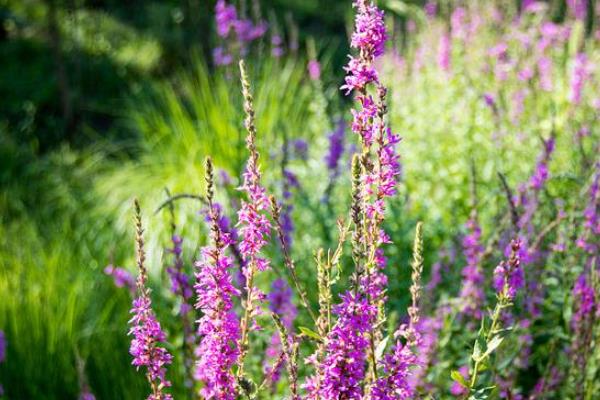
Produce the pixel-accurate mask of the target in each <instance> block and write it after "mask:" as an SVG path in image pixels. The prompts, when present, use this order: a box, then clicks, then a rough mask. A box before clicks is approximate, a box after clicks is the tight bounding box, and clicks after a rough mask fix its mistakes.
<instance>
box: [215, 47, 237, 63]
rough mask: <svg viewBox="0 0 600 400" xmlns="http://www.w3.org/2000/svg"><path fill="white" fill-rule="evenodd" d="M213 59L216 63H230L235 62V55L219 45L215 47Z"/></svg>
mask: <svg viewBox="0 0 600 400" xmlns="http://www.w3.org/2000/svg"><path fill="white" fill-rule="evenodd" d="M213 61H214V63H215V65H229V64H231V63H232V62H233V57H232V55H231V54H229V53H227V52H226V50H225V49H224V48H223V47H221V46H219V47H215V48H214V49H213Z"/></svg>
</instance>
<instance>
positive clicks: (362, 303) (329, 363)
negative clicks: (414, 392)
mask: <svg viewBox="0 0 600 400" xmlns="http://www.w3.org/2000/svg"><path fill="white" fill-rule="evenodd" d="M334 313H335V314H336V315H337V316H338V320H337V323H336V324H335V326H334V327H333V328H332V329H331V331H330V332H329V335H328V336H327V338H326V339H325V348H326V350H325V358H324V360H323V361H322V363H321V365H320V371H321V374H322V376H317V377H314V378H313V379H312V380H310V381H309V382H308V383H307V385H306V388H307V391H308V397H307V398H308V399H311V400H312V399H315V400H316V399H320V400H338V399H348V400H359V399H362V396H363V389H362V381H363V379H364V377H365V362H364V361H365V353H366V350H367V347H368V344H369V341H368V337H367V333H368V332H369V331H370V329H371V327H372V324H373V322H374V320H375V317H376V314H377V310H376V309H375V307H373V306H370V305H369V303H368V301H367V299H366V298H365V297H363V296H361V295H355V294H353V293H346V294H345V295H343V296H342V303H341V304H339V305H337V306H336V307H335V309H334Z"/></svg>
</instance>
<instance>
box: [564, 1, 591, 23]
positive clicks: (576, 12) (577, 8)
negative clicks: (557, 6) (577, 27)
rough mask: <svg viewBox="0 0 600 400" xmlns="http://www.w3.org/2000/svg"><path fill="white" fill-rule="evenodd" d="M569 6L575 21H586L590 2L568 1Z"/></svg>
mask: <svg viewBox="0 0 600 400" xmlns="http://www.w3.org/2000/svg"><path fill="white" fill-rule="evenodd" d="M567 5H568V6H569V10H571V13H572V14H573V16H574V17H575V19H578V20H580V21H583V20H585V17H586V15H587V9H588V0H567Z"/></svg>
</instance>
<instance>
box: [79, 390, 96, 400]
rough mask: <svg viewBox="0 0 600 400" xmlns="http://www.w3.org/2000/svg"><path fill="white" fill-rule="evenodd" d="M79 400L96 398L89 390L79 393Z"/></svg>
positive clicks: (94, 399)
mask: <svg viewBox="0 0 600 400" xmlns="http://www.w3.org/2000/svg"><path fill="white" fill-rule="evenodd" d="M79 400H96V396H94V395H93V394H92V393H90V392H84V393H81V394H80V395H79Z"/></svg>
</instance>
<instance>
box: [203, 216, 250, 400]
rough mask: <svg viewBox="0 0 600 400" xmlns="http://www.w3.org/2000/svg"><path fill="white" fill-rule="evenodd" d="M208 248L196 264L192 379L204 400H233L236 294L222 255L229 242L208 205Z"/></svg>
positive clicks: (229, 263)
mask: <svg viewBox="0 0 600 400" xmlns="http://www.w3.org/2000/svg"><path fill="white" fill-rule="evenodd" d="M209 214H210V219H211V240H212V242H213V244H212V245H210V246H206V247H204V248H202V250H201V260H200V261H198V262H197V263H196V269H197V273H196V284H195V285H194V289H195V291H196V295H197V302H196V305H195V307H196V309H199V310H200V311H201V312H202V313H203V316H202V318H200V320H199V321H198V335H199V336H200V338H201V339H200V344H199V345H198V347H197V349H196V356H197V358H198V361H197V364H196V371H195V377H196V379H198V380H200V381H202V382H203V383H204V387H203V388H202V392H201V394H202V396H203V397H204V398H207V399H219V400H221V399H223V400H233V399H235V398H236V380H235V377H234V375H233V373H232V371H231V368H232V366H233V365H234V364H235V363H236V362H237V359H238V357H239V354H240V351H239V348H238V340H239V337H240V330H239V321H238V318H237V316H236V314H235V311H234V310H233V298H234V297H236V296H239V291H238V290H237V289H236V288H235V287H234V286H233V284H232V279H231V276H230V273H229V269H230V268H231V266H232V265H233V262H232V260H231V259H230V258H229V257H228V256H226V255H225V251H226V249H227V246H228V245H229V243H230V242H231V239H230V238H229V236H228V234H227V233H225V232H223V231H222V230H221V228H220V225H219V219H220V218H219V212H218V209H217V208H216V207H215V206H214V204H213V205H211V208H210V211H209Z"/></svg>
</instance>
